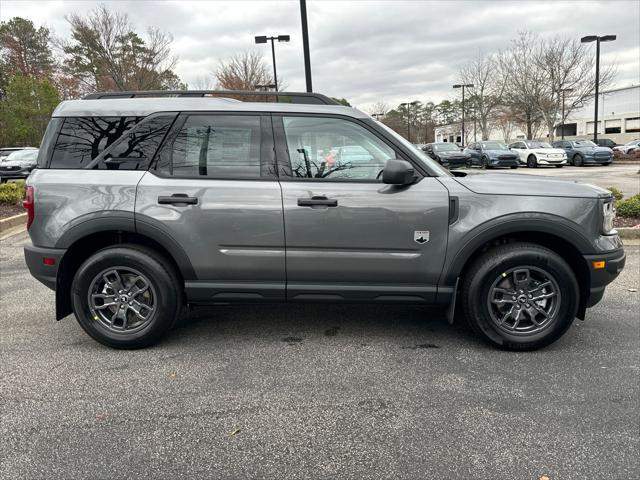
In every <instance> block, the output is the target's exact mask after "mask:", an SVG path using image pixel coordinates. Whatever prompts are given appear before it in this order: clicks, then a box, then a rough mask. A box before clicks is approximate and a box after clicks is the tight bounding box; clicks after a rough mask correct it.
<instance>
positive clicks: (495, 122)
mask: <svg viewBox="0 0 640 480" xmlns="http://www.w3.org/2000/svg"><path fill="white" fill-rule="evenodd" d="M614 74H615V67H614V66H613V65H609V66H604V67H602V66H601V70H600V86H601V89H603V88H606V87H607V86H609V85H610V84H611V83H612V80H613V77H614ZM458 81H459V83H463V84H473V85H474V87H473V88H469V89H467V91H466V98H465V123H466V124H467V128H466V129H465V137H466V138H465V143H468V142H469V141H470V140H471V138H472V136H473V134H474V131H473V128H469V127H470V126H471V125H473V124H474V123H475V125H476V131H477V134H478V137H479V138H480V139H482V140H489V136H490V134H491V131H493V130H498V131H500V132H501V134H502V136H503V137H504V138H505V139H507V140H508V139H510V138H511V135H512V134H513V133H514V132H515V130H516V129H518V130H521V131H523V132H525V133H526V135H527V138H529V139H534V138H537V137H540V136H546V137H548V138H549V139H550V140H553V138H554V136H555V130H556V128H557V127H558V126H559V125H562V124H564V122H565V121H566V119H567V118H568V117H569V115H570V114H571V113H572V112H574V111H576V110H577V109H580V108H582V107H584V106H585V104H586V103H587V102H589V101H590V100H591V99H592V98H593V95H594V90H595V55H594V52H593V51H592V50H591V49H589V47H588V46H587V45H585V44H582V43H580V40H579V39H576V38H568V37H563V36H554V37H551V38H542V37H540V36H539V35H537V34H536V33H533V32H526V31H524V32H520V33H519V34H518V35H517V37H516V38H514V39H512V40H511V42H510V44H509V46H508V47H507V48H506V49H504V50H499V51H497V52H494V53H491V54H483V53H479V54H478V55H477V56H476V57H475V58H474V59H473V60H471V61H470V62H469V63H467V64H466V65H464V66H463V67H462V68H461V69H460V71H459V72H458ZM563 97H564V115H563V109H562V104H563ZM370 112H371V113H372V114H376V115H379V114H382V115H381V116H380V118H381V120H382V121H383V122H384V123H386V124H387V125H388V126H390V127H391V128H393V129H394V130H396V131H397V132H398V133H400V134H402V135H404V136H405V137H406V136H407V135H408V134H410V135H411V137H410V140H411V141H412V142H414V143H428V142H432V141H434V128H435V127H436V126H442V125H453V126H454V128H455V129H459V124H460V122H461V117H462V105H461V102H460V100H458V99H456V100H453V101H450V100H444V101H442V102H440V103H439V104H437V105H435V104H434V103H433V102H424V103H423V102H417V103H416V104H415V105H410V104H401V105H399V106H397V107H395V108H390V107H389V106H388V105H386V104H385V103H384V102H380V103H377V104H375V105H373V107H372V108H371V109H370Z"/></svg>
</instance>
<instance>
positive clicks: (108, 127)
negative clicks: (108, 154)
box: [50, 117, 142, 168]
mask: <svg viewBox="0 0 640 480" xmlns="http://www.w3.org/2000/svg"><path fill="white" fill-rule="evenodd" d="M141 119H142V117H69V118H65V119H64V123H63V124H62V126H61V128H60V133H59V134H58V138H57V140H56V144H55V148H54V151H53V155H52V157H51V164H50V167H51V168H92V167H93V165H91V162H92V160H94V159H95V158H96V157H97V156H98V155H100V153H102V152H103V151H104V150H105V149H107V148H108V147H109V146H110V145H111V144H112V143H114V142H115V141H116V140H118V139H119V138H120V137H122V135H123V134H124V133H125V132H127V131H128V130H130V129H131V128H133V127H134V126H135V125H136V124H137V123H138V122H139V121H140V120H141Z"/></svg>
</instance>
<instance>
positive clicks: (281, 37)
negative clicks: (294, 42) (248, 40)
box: [255, 35, 291, 92]
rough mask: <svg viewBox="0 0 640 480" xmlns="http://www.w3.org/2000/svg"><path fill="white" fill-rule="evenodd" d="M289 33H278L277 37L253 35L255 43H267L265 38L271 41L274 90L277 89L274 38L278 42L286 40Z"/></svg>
mask: <svg viewBox="0 0 640 480" xmlns="http://www.w3.org/2000/svg"><path fill="white" fill-rule="evenodd" d="M290 38H291V37H289V35H278V36H277V37H267V36H265V35H261V36H257V37H255V41H256V43H267V40H270V41H271V56H272V58H273V84H274V85H275V87H276V92H277V91H278V73H277V71H276V47H275V45H274V40H277V41H278V42H288V41H289V39H290Z"/></svg>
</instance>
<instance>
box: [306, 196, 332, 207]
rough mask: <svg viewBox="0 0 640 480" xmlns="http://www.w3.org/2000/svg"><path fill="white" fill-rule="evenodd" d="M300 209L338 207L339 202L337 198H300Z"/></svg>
mask: <svg viewBox="0 0 640 480" xmlns="http://www.w3.org/2000/svg"><path fill="white" fill-rule="evenodd" d="M298 206H299V207H311V208H313V207H337V206H338V200H336V199H335V198H327V197H324V196H318V197H311V198H299V199H298Z"/></svg>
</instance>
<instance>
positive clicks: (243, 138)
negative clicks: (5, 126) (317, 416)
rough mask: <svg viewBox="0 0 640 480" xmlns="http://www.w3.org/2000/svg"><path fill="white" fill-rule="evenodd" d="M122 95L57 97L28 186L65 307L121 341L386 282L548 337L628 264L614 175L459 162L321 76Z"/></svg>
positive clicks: (480, 322)
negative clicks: (600, 177)
mask: <svg viewBox="0 0 640 480" xmlns="http://www.w3.org/2000/svg"><path fill="white" fill-rule="evenodd" d="M184 93H185V92H168V94H174V95H181V94H184ZM117 95H120V96H123V95H128V96H130V97H131V98H119V99H116V98H111V97H110V95H109V94H100V95H99V97H97V98H96V96H94V97H93V98H91V99H85V100H75V101H66V102H63V103H61V104H60V105H59V106H58V108H57V109H56V110H55V111H54V113H53V117H52V119H51V121H50V124H49V127H48V129H47V132H46V134H45V138H44V139H43V142H42V146H41V149H40V155H39V158H38V164H39V168H38V169H36V170H35V171H34V173H33V174H32V175H31V176H30V177H29V179H28V181H27V185H28V186H27V197H26V200H25V207H26V208H27V211H28V214H29V215H28V226H29V234H30V236H31V240H32V242H33V244H32V245H28V246H27V247H25V256H26V261H27V265H28V266H29V269H30V271H31V273H32V274H33V275H34V276H35V277H36V278H37V279H39V280H40V281H42V282H43V283H44V284H45V285H47V286H49V287H50V288H52V289H55V291H56V318H58V319H61V318H63V317H65V316H67V315H68V314H70V313H72V312H73V313H74V314H75V316H76V318H77V319H78V321H79V323H80V325H81V326H82V328H84V329H85V331H86V332H87V333H88V334H89V335H91V336H92V337H93V338H94V339H96V340H97V341H99V342H102V343H104V344H106V345H109V346H112V347H116V348H137V347H143V346H146V345H150V344H153V343H155V342H157V341H158V340H159V339H160V338H161V337H162V336H163V335H164V334H165V333H166V332H167V331H168V330H169V329H170V327H171V326H172V325H173V324H174V322H175V321H176V319H177V318H178V316H179V313H180V312H181V309H182V306H183V305H185V304H216V303H228V302H367V303H415V304H439V305H443V306H448V310H447V312H448V313H447V317H448V319H449V320H450V321H453V319H454V318H455V311H456V309H461V310H462V312H463V316H464V317H465V318H466V321H467V322H468V323H469V325H470V326H471V328H472V329H473V330H474V331H475V332H476V333H477V334H478V335H480V336H481V337H482V338H484V339H485V340H487V341H488V342H490V343H492V344H494V345H497V346H500V347H503V348H507V349H515V350H525V349H534V348H540V347H543V346H545V345H548V344H549V343H551V342H553V341H555V340H556V339H558V338H559V337H560V336H561V335H562V334H563V333H564V332H565V331H566V330H567V329H568V328H569V326H570V325H571V323H572V322H573V320H574V318H575V317H576V316H577V317H578V318H581V319H584V318H585V313H586V309H587V308H588V307H591V306H593V305H595V304H596V303H598V302H599V301H600V299H601V298H602V295H603V293H604V289H605V287H606V285H607V284H608V283H610V282H611V281H613V280H614V279H615V278H616V276H617V275H618V273H619V272H620V270H621V269H622V268H623V266H624V263H625V253H624V250H623V248H622V242H621V241H620V238H619V237H618V235H617V233H616V231H615V230H614V228H613V223H612V222H613V217H614V209H613V199H612V197H611V193H610V192H609V191H607V190H604V189H600V188H597V187H593V186H590V185H583V184H579V183H575V182H561V181H548V180H545V179H544V178H540V177H531V176H514V175H493V174H476V175H466V174H465V173H464V172H455V174H452V173H450V172H448V171H447V170H445V169H443V168H442V167H440V166H439V165H438V164H437V163H436V162H434V161H433V160H431V159H429V158H428V157H427V156H426V155H424V154H422V153H421V152H420V151H418V150H417V149H416V148H414V146H413V145H412V144H410V143H408V142H407V141H406V140H405V139H404V138H402V137H401V136H400V135H398V134H397V133H395V132H394V131H393V130H391V129H389V128H387V127H386V126H384V125H383V124H382V123H380V122H377V121H375V120H374V119H373V118H371V117H370V116H369V115H367V114H365V113H363V112H360V111H358V110H356V109H353V108H350V107H344V106H339V105H336V104H335V102H333V101H331V100H330V99H328V98H327V97H324V96H321V95H317V94H290V93H286V94H283V93H281V94H274V93H272V92H270V95H272V96H279V95H282V96H283V99H284V98H286V99H289V100H290V101H291V99H292V98H295V99H299V100H296V101H304V102H305V104H301V103H298V104H295V103H243V102H238V101H232V100H225V99H221V98H197V97H195V98H194V97H190V98H187V97H180V96H178V97H175V98H160V97H158V98H154V97H152V98H136V93H135V92H132V93H126V92H125V93H122V92H119V93H118V94H117ZM147 95H148V94H147ZM309 103H315V104H309ZM323 103H324V104H323ZM345 147H348V149H347V151H345V150H344V148H345ZM354 147H357V148H354ZM341 148H342V149H343V150H342V159H343V160H344V159H345V157H346V158H347V160H346V161H341V160H339V159H335V160H333V161H331V160H329V159H328V158H327V155H329V154H330V153H331V152H339V151H340V149H341ZM364 152H366V154H365V153H364ZM336 156H338V155H336Z"/></svg>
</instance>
